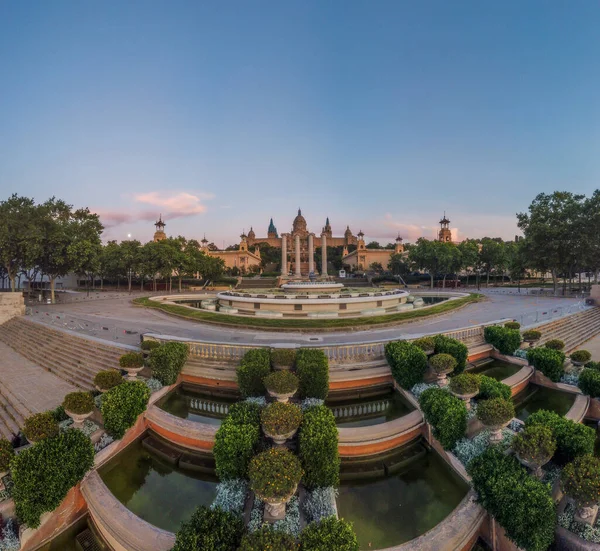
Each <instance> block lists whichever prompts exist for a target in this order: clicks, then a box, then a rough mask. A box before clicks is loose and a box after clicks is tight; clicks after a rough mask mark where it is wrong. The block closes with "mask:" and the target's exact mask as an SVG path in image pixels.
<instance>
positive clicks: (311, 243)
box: [308, 233, 315, 273]
mask: <svg viewBox="0 0 600 551" xmlns="http://www.w3.org/2000/svg"><path fill="white" fill-rule="evenodd" d="M314 271H315V234H314V233H309V234H308V273H310V272H314Z"/></svg>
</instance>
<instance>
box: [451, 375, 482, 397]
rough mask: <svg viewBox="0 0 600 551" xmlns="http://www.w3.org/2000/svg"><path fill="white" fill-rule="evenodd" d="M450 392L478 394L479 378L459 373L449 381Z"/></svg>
mask: <svg viewBox="0 0 600 551" xmlns="http://www.w3.org/2000/svg"><path fill="white" fill-rule="evenodd" d="M450 390H451V391H452V392H455V393H456V394H471V393H473V392H479V377H478V376H477V375H473V374H471V373H461V374H460V375H456V377H452V378H451V379H450Z"/></svg>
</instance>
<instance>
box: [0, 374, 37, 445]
mask: <svg viewBox="0 0 600 551" xmlns="http://www.w3.org/2000/svg"><path fill="white" fill-rule="evenodd" d="M33 413H35V412H34V411H31V410H30V409H29V408H28V407H27V406H26V405H25V404H23V403H22V402H21V401H20V400H19V399H18V398H17V397H16V396H15V395H14V394H13V393H12V392H11V391H10V390H9V389H8V388H7V387H6V386H5V385H0V436H2V437H3V438H7V439H8V440H10V439H11V438H12V436H13V435H16V434H18V432H19V430H20V429H21V427H22V426H23V423H24V422H25V419H26V418H27V417H29V416H30V415H32V414H33Z"/></svg>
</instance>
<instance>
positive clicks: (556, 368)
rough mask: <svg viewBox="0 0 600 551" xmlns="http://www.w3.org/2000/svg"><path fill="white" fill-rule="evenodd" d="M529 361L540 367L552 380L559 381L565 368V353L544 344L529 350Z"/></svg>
mask: <svg viewBox="0 0 600 551" xmlns="http://www.w3.org/2000/svg"><path fill="white" fill-rule="evenodd" d="M527 361H528V362H529V363H530V364H531V365H533V367H535V368H536V369H539V370H540V371H541V372H542V373H543V374H544V375H546V377H548V378H549V379H550V380H551V381H553V382H555V383H557V382H558V381H560V378H561V377H562V376H563V374H564V372H565V370H564V367H563V364H564V363H565V355H564V353H563V352H561V351H560V350H552V349H551V348H545V347H543V346H541V347H537V348H530V349H529V350H527Z"/></svg>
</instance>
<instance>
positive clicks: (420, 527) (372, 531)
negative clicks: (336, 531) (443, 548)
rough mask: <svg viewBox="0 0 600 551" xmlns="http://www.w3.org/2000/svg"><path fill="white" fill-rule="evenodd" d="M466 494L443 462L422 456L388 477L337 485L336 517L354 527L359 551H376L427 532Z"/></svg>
mask: <svg viewBox="0 0 600 551" xmlns="http://www.w3.org/2000/svg"><path fill="white" fill-rule="evenodd" d="M467 491H468V486H467V484H466V483H465V482H464V481H462V480H461V479H460V477H459V476H458V475H456V474H455V473H454V472H453V471H452V470H451V469H450V468H449V467H448V466H447V465H446V463H445V462H444V460H443V459H441V458H440V457H439V456H438V455H437V454H436V453H435V452H427V453H425V454H421V455H417V456H416V459H415V460H414V461H412V462H409V463H408V464H407V465H405V466H404V467H402V468H400V470H398V471H396V472H394V474H392V475H388V476H382V477H378V478H369V479H363V480H346V481H342V484H341V486H340V489H339V497H338V500H337V504H338V512H339V515H340V517H343V518H345V519H346V520H349V521H351V522H352V523H353V524H354V530H355V531H356V535H357V537H358V541H359V544H360V549H361V551H362V550H368V549H381V548H385V547H391V546H393V545H399V544H401V543H404V542H406V541H409V540H412V539H414V538H416V537H418V536H420V535H421V534H424V533H425V532H427V531H428V530H430V529H431V528H433V527H434V526H435V525H436V524H438V523H439V522H441V521H442V520H443V519H444V518H446V517H447V516H448V515H449V514H450V513H451V512H452V511H453V510H454V509H455V508H456V506H457V505H458V504H459V503H460V501H461V500H462V499H463V497H464V496H465V495H466V493H467Z"/></svg>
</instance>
